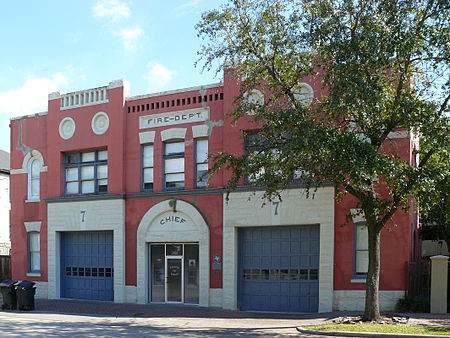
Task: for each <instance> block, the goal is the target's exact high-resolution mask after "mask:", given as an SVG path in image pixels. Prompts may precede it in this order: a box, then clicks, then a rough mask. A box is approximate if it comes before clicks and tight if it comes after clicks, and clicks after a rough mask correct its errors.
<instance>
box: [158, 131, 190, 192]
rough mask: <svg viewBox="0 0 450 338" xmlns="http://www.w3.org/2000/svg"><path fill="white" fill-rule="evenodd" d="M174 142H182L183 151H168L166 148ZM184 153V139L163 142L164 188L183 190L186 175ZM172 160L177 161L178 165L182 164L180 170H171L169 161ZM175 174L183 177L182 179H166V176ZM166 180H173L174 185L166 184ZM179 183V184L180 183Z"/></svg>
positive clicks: (171, 161)
mask: <svg viewBox="0 0 450 338" xmlns="http://www.w3.org/2000/svg"><path fill="white" fill-rule="evenodd" d="M174 144H180V145H181V144H182V145H183V151H182V152H181V151H180V152H173V153H168V148H169V147H170V146H171V145H174ZM185 153H186V148H185V142H184V140H172V141H168V142H165V143H164V155H163V157H164V190H183V189H184V188H185V184H186V177H185ZM174 161H176V162H179V163H180V166H182V170H181V171H180V170H178V171H173V170H171V169H169V166H172V165H170V163H174ZM170 175H173V176H176V175H179V176H180V177H183V179H182V180H177V181H172V180H170V181H168V180H167V178H168V177H169V176H170ZM168 182H171V183H172V182H175V185H176V186H168ZM180 183H181V184H180Z"/></svg>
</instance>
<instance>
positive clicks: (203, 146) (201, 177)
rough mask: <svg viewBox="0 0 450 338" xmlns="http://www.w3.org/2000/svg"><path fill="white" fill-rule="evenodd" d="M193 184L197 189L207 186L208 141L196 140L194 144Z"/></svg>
mask: <svg viewBox="0 0 450 338" xmlns="http://www.w3.org/2000/svg"><path fill="white" fill-rule="evenodd" d="M195 182H196V187H197V188H204V187H206V186H207V184H208V140H207V139H198V140H196V142H195Z"/></svg>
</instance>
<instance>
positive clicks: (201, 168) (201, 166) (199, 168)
mask: <svg viewBox="0 0 450 338" xmlns="http://www.w3.org/2000/svg"><path fill="white" fill-rule="evenodd" d="M197 171H208V163H201V164H197Z"/></svg>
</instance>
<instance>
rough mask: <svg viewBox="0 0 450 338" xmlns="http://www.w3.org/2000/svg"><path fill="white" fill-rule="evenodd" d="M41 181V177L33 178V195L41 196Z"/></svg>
mask: <svg viewBox="0 0 450 338" xmlns="http://www.w3.org/2000/svg"><path fill="white" fill-rule="evenodd" d="M39 182H40V181H39V179H32V180H31V182H30V184H31V196H39Z"/></svg>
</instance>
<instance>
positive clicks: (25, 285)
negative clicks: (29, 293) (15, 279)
mask: <svg viewBox="0 0 450 338" xmlns="http://www.w3.org/2000/svg"><path fill="white" fill-rule="evenodd" d="M35 284H36V283H35V282H31V281H29V280H23V281H21V282H19V283H18V284H17V287H18V288H21V289H28V288H32V287H33V286H34V285H35Z"/></svg>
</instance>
